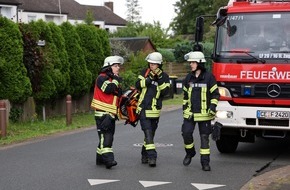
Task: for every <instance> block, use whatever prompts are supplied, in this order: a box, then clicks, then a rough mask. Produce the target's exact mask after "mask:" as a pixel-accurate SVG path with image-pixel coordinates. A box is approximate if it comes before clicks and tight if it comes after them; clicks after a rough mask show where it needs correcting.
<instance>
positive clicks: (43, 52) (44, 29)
mask: <svg viewBox="0 0 290 190" xmlns="http://www.w3.org/2000/svg"><path fill="white" fill-rule="evenodd" d="M22 27H23V28H22V30H23V32H24V35H23V36H25V37H24V42H25V48H27V49H26V50H25V51H26V53H28V54H31V53H33V51H35V50H37V51H35V54H34V55H32V57H33V59H36V61H37V62H36V63H33V61H32V60H28V59H29V58H30V57H29V56H28V57H24V63H25V65H26V67H27V68H29V69H28V70H29V72H30V75H29V76H30V77H31V78H30V79H31V80H33V82H32V85H33V97H34V99H35V100H36V101H37V102H39V103H42V104H44V103H45V102H46V101H48V100H51V99H52V98H54V97H56V96H57V95H58V91H59V90H62V88H63V87H62V86H58V85H56V84H57V83H58V82H59V81H62V78H63V76H62V74H61V72H60V70H59V69H58V67H60V65H61V61H60V59H59V57H58V53H57V48H56V46H55V44H54V42H53V39H52V32H51V30H50V27H49V26H48V24H47V23H46V22H44V21H43V20H38V21H36V22H30V23H29V24H25V25H22ZM29 38H30V39H29ZM40 40H41V41H43V42H44V44H43V45H38V46H37V43H38V42H39V41H40ZM31 42H32V43H31ZM38 56H40V57H39V58H38ZM30 64H32V65H30ZM55 66H56V67H55ZM31 68H37V73H34V72H33V69H31ZM34 80H37V81H34ZM59 88H60V89H59Z"/></svg>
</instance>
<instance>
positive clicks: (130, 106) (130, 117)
mask: <svg viewBox="0 0 290 190" xmlns="http://www.w3.org/2000/svg"><path fill="white" fill-rule="evenodd" d="M138 98H139V91H138V90H137V89H136V88H133V87H131V88H130V90H127V91H126V92H125V93H124V94H123V95H122V96H121V97H120V102H119V117H120V119H124V120H126V121H125V125H126V124H130V125H132V126H133V127H136V125H137V124H138V121H139V114H137V113H136V110H137V104H138Z"/></svg>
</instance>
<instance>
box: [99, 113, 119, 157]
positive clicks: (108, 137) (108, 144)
mask: <svg viewBox="0 0 290 190" xmlns="http://www.w3.org/2000/svg"><path fill="white" fill-rule="evenodd" d="M105 115H108V114H105ZM95 120H96V124H97V131H98V136H99V144H98V147H97V162H98V161H99V162H101V163H109V162H112V161H114V153H113V148H112V146H113V140H114V133H115V125H116V123H115V119H114V118H112V117H108V116H107V117H105V116H102V117H97V116H96V117H95Z"/></svg>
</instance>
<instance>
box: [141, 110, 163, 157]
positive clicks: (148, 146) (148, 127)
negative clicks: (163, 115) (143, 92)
mask: <svg viewBox="0 0 290 190" xmlns="http://www.w3.org/2000/svg"><path fill="white" fill-rule="evenodd" d="M158 122H159V118H146V116H145V112H144V111H142V112H141V114H140V124H141V128H142V130H143V132H144V144H143V146H142V151H141V154H142V157H143V156H144V157H147V158H149V159H151V158H152V159H156V158H157V152H156V148H155V144H154V136H155V131H156V129H157V127H158Z"/></svg>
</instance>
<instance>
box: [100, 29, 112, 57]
mask: <svg viewBox="0 0 290 190" xmlns="http://www.w3.org/2000/svg"><path fill="white" fill-rule="evenodd" d="M97 33H98V35H99V38H100V42H101V47H102V50H103V55H104V56H103V60H104V59H105V58H106V57H107V56H110V55H111V46H110V40H109V35H108V32H107V31H106V30H103V29H98V30H97Z"/></svg>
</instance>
